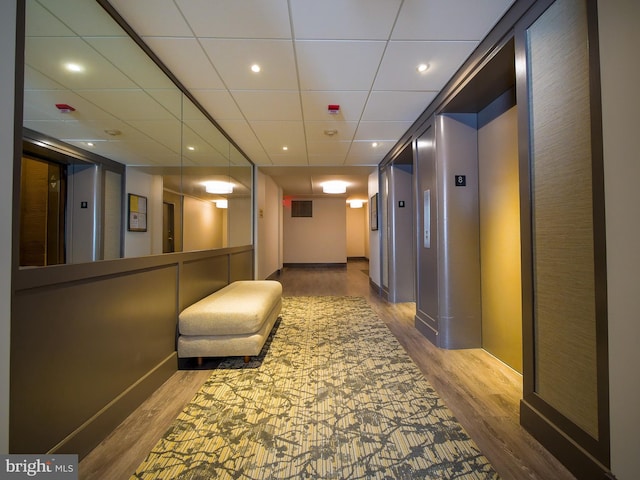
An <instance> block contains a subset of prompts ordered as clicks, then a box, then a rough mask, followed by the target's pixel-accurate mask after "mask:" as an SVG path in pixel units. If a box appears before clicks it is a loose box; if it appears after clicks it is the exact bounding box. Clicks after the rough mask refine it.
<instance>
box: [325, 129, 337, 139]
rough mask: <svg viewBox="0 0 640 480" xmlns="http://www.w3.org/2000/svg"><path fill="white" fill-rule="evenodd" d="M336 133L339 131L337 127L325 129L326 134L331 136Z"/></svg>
mask: <svg viewBox="0 0 640 480" xmlns="http://www.w3.org/2000/svg"><path fill="white" fill-rule="evenodd" d="M336 133H338V130H336V129H335V128H332V129H330V130H325V131H324V134H325V135H328V136H330V137H332V136H334V135H335V134H336Z"/></svg>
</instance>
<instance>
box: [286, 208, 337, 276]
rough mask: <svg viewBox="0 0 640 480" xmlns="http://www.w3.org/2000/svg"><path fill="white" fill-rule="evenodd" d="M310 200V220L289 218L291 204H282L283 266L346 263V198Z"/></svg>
mask: <svg viewBox="0 0 640 480" xmlns="http://www.w3.org/2000/svg"><path fill="white" fill-rule="evenodd" d="M301 200H304V199H301ZM312 200H313V217H311V218H291V204H290V203H289V204H287V203H286V202H285V206H284V218H283V226H284V228H283V244H284V263H346V261H347V213H346V208H345V199H344V198H326V199H325V198H313V199H312Z"/></svg>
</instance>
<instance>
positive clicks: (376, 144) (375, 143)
mask: <svg viewBox="0 0 640 480" xmlns="http://www.w3.org/2000/svg"><path fill="white" fill-rule="evenodd" d="M378 145H379V143H378V142H373V143H372V144H371V146H372V147H373V148H376V147H377V146H378Z"/></svg>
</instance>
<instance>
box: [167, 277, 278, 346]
mask: <svg viewBox="0 0 640 480" xmlns="http://www.w3.org/2000/svg"><path fill="white" fill-rule="evenodd" d="M281 297H282V285H281V284H280V282H276V281H274V280H242V281H237V282H233V283H231V284H230V285H227V286H226V287H224V288H222V289H220V290H218V291H217V292H214V293H212V294H211V295H209V296H207V297H205V298H203V299H202V300H199V301H198V302H196V303H194V304H193V305H191V306H189V307H187V308H186V309H184V310H183V311H182V312H181V313H180V316H179V330H180V334H181V335H238V334H242V335H246V334H250V333H255V332H257V331H259V330H260V328H261V327H262V326H263V323H264V322H265V321H266V319H267V318H268V317H269V314H270V313H271V311H272V310H273V309H274V308H275V307H276V306H278V305H280V302H281Z"/></svg>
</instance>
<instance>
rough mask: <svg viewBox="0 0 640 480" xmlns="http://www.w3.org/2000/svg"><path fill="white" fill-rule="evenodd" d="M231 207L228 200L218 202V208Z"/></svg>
mask: <svg viewBox="0 0 640 480" xmlns="http://www.w3.org/2000/svg"><path fill="white" fill-rule="evenodd" d="M228 206H229V202H228V201H227V200H216V207H217V208H227V207H228Z"/></svg>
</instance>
